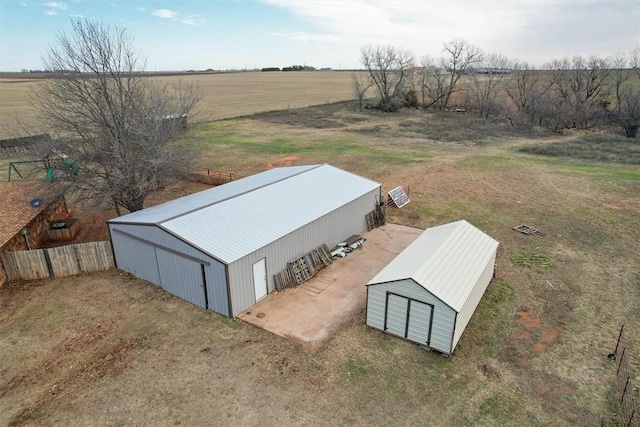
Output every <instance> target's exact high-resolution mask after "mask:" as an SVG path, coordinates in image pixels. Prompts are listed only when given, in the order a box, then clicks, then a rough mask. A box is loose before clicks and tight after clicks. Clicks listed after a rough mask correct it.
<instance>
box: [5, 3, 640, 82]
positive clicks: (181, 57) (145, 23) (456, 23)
mask: <svg viewBox="0 0 640 427" xmlns="http://www.w3.org/2000/svg"><path fill="white" fill-rule="evenodd" d="M74 17H90V18H100V19H101V20H103V21H105V22H108V23H110V24H115V25H118V26H122V27H125V28H126V29H127V32H128V33H129V35H130V36H132V37H133V39H134V43H135V46H136V49H137V50H138V51H139V52H141V53H142V54H143V55H144V56H145V57H146V58H147V64H148V69H149V70H150V71H155V70H187V69H207V68H213V69H240V68H254V67H258V68H262V67H268V66H277V67H283V66H286V65H293V64H308V65H313V66H315V67H332V68H335V69H338V68H342V69H345V68H359V67H360V63H359V56H360V49H361V48H362V47H363V46H366V45H369V44H371V45H377V44H383V45H392V46H397V47H400V48H403V49H408V50H410V51H412V52H413V53H414V54H415V56H416V58H417V59H419V58H421V57H423V56H424V55H429V56H432V57H436V56H439V55H440V54H441V48H442V44H443V42H445V41H448V40H450V39H452V38H454V37H457V38H463V39H466V40H468V41H469V42H471V43H473V44H475V45H477V46H479V47H481V48H482V49H484V50H485V51H492V52H498V53H502V54H505V55H507V56H509V57H511V58H514V59H519V60H524V61H527V62H530V63H532V64H535V65H541V64H543V63H544V62H547V61H549V60H551V59H553V58H561V57H563V56H573V55H591V54H596V55H601V56H607V55H610V54H615V53H617V52H629V51H630V50H631V49H633V48H634V47H638V46H640V1H639V0H599V1H594V0H423V1H418V0H413V1H402V0H398V1H372V0H342V1H332V0H306V1H305V0H217V1H216V0H214V1H204V0H157V1H151V0H146V1H145V0H129V1H124V0H105V1H97V0H60V1H46V0H44V1H32V0H0V70H1V71H19V70H21V69H23V68H24V69H40V68H42V61H41V58H42V55H43V54H44V53H45V50H46V47H47V45H49V44H50V43H52V42H53V41H54V38H55V34H56V33H57V32H60V31H68V30H69V28H70V25H69V21H70V19H71V18H74Z"/></svg>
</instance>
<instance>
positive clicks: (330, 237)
mask: <svg viewBox="0 0 640 427" xmlns="http://www.w3.org/2000/svg"><path fill="white" fill-rule="evenodd" d="M336 191H339V189H336ZM379 195H380V189H379V188H377V189H375V190H372V191H370V192H368V193H367V194H365V195H363V196H361V197H358V198H356V199H354V200H353V201H351V202H349V203H347V204H346V205H343V206H341V207H340V208H338V209H336V210H334V211H332V212H330V213H328V214H326V215H324V216H322V217H320V218H318V219H316V220H315V221H313V222H311V223H309V224H307V225H305V226H303V227H301V228H299V229H297V230H295V231H293V232H291V233H289V234H287V235H286V236H283V237H281V238H280V239H278V240H275V241H274V242H272V243H270V244H268V245H266V246H265V247H263V248H260V249H258V250H256V251H255V252H252V253H250V254H248V255H247V256H245V257H243V258H241V259H239V260H237V261H236V262H233V263H231V264H229V282H230V284H231V300H232V304H233V316H237V315H238V314H240V313H241V312H242V311H244V310H245V309H247V308H248V307H250V306H252V305H253V304H255V296H254V286H253V269H252V268H253V264H254V263H256V262H257V261H259V260H260V259H262V258H266V259H267V285H268V286H267V287H268V290H269V292H272V291H273V289H275V283H274V280H273V275H274V274H275V273H277V272H279V271H280V270H282V269H283V268H285V267H286V265H287V263H288V262H290V261H292V260H294V259H295V258H296V257H299V256H302V255H304V254H305V253H307V252H309V251H311V250H312V249H315V248H317V247H318V246H319V245H321V244H323V243H324V244H326V245H328V246H329V247H330V248H332V247H334V246H335V245H336V243H339V242H341V241H343V240H344V239H346V238H347V237H349V236H351V235H352V234H359V233H361V232H363V231H365V230H366V229H367V224H366V220H365V215H366V214H367V213H369V212H371V211H372V210H373V209H374V208H375V203H376V197H379ZM274 203H277V201H274ZM365 244H366V243H365Z"/></svg>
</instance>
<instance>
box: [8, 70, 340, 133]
mask: <svg viewBox="0 0 640 427" xmlns="http://www.w3.org/2000/svg"><path fill="white" fill-rule="evenodd" d="M351 75H352V73H351V72H348V71H321V72H267V73H262V72H251V73H225V74H197V75H188V74H187V75H180V76H168V77H153V78H156V79H159V80H161V81H175V82H177V81H181V82H183V83H186V84H193V85H195V86H196V87H198V88H199V91H200V94H201V95H202V100H201V101H200V103H199V104H198V107H197V110H198V111H197V113H198V114H197V116H198V117H197V119H198V120H202V121H209V120H215V119H222V118H228V117H236V116H242V115H248V114H253V113H256V112H261V111H271V110H281V109H287V108H297V107H306V106H310V105H319V104H326V103H330V102H336V101H344V100H346V99H349V98H350V97H351ZM37 84H38V82H37V81H35V80H29V79H20V78H12V77H5V78H0V138H7V137H13V136H17V135H20V134H24V133H25V128H26V129H30V130H31V129H34V130H35V132H31V131H30V132H29V133H41V132H45V131H46V129H43V128H42V127H41V126H40V125H38V124H37V122H36V121H35V117H34V110H33V108H32V107H31V106H30V104H29V96H30V95H29V94H30V91H31V90H32V89H33V87H34V86H35V85H37Z"/></svg>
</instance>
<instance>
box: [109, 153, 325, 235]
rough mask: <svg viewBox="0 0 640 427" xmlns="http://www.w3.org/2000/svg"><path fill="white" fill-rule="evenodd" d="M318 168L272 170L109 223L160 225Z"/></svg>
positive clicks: (115, 219) (311, 166)
mask: <svg viewBox="0 0 640 427" xmlns="http://www.w3.org/2000/svg"><path fill="white" fill-rule="evenodd" d="M318 166H319V165H308V166H291V167H286V168H275V169H270V170H268V171H265V172H262V173H259V174H256V175H251V176H248V177H246V178H242V179H239V180H237V181H231V182H228V183H226V184H224V185H219V186H217V187H214V188H211V189H209V190H204V191H200V192H198V193H194V194H190V195H188V196H184V197H180V198H179V199H175V200H171V201H169V202H166V203H162V204H159V205H156V206H152V207H149V208H146V209H143V210H140V211H136V212H132V213H130V214H127V215H123V216H121V217H118V218H114V219H112V220H110V221H109V222H112V223H125V224H132V223H135V224H159V223H161V222H162V221H167V220H169V219H171V218H175V217H178V216H181V215H185V214H188V213H189V212H191V211H194V210H198V209H202V208H203V207H206V206H208V205H212V204H214V203H219V202H220V201H223V200H225V199H228V198H231V197H237V196H239V195H241V194H244V193H246V192H248V191H252V190H255V189H257V188H260V187H263V186H265V185H269V184H272V183H274V182H276V181H280V180H282V179H286V178H290V177H292V176H294V175H296V174H299V173H302V172H306V171H308V170H310V169H313V168H316V167H318Z"/></svg>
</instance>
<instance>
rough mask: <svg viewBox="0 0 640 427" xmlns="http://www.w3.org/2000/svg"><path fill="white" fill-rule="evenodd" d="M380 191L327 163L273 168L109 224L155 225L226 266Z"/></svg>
mask: <svg viewBox="0 0 640 427" xmlns="http://www.w3.org/2000/svg"><path fill="white" fill-rule="evenodd" d="M379 187H380V184H379V183H377V182H374V181H370V180H368V179H366V178H363V177H360V176H358V175H354V174H352V173H349V172H347V171H344V170H342V169H338V168H336V167H333V166H330V165H327V164H324V165H310V166H292V167H285V168H276V169H271V170H269V171H266V172H262V173H260V174H256V175H252V176H250V177H247V178H243V179H241V180H238V181H232V182H230V183H227V184H224V185H221V186H218V187H214V188H212V189H209V190H205V191H202V192H200V193H196V194H192V195H190V196H186V197H182V198H180V199H176V200H173V201H171V202H168V203H164V204H162V205H158V206H154V207H151V208H148V209H144V210H141V211H138V212H133V213H131V214H128V215H124V216H122V217H119V218H115V219H112V220H110V221H109V223H111V224H153V225H157V226H158V227H160V228H162V229H164V230H166V231H168V232H169V233H171V234H173V235H174V236H177V237H178V238H180V239H182V240H183V241H185V242H188V243H189V244H191V245H192V246H194V247H197V248H199V249H200V250H202V251H203V252H205V253H208V254H209V255H211V256H212V257H214V258H217V259H219V260H220V261H223V262H226V263H231V262H233V261H236V260H238V259H240V258H242V257H243V256H245V255H247V254H249V253H251V252H254V251H255V250H257V249H260V248H262V247H264V246H265V245H267V244H269V243H271V242H273V241H275V240H277V239H279V238H281V237H283V236H285V235H287V234H289V233H291V232H292V231H294V230H296V229H298V228H300V227H302V226H304V225H306V224H308V223H310V222H312V221H314V220H315V219H317V218H320V217H322V216H324V215H326V214H328V213H329V212H331V211H334V210H336V209H338V208H339V207H341V206H344V205H345V204H347V203H349V202H351V201H352V200H354V199H356V198H358V197H361V196H363V195H365V194H366V193H368V192H370V191H372V190H374V189H376V188H379ZM375 202H376V201H375V200H371V209H372V210H373V208H374V206H375Z"/></svg>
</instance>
